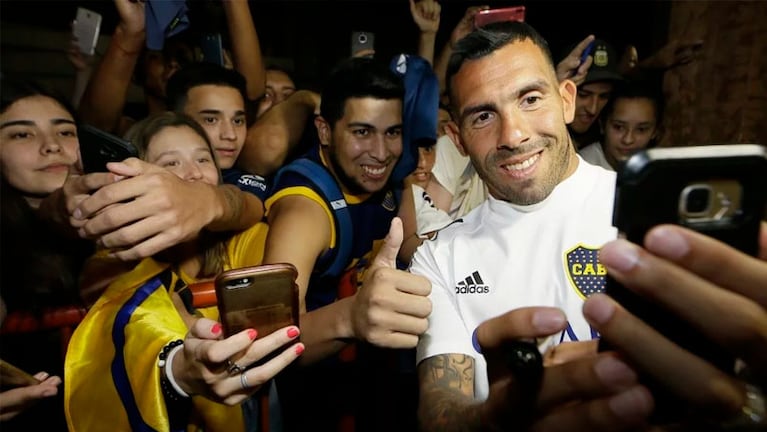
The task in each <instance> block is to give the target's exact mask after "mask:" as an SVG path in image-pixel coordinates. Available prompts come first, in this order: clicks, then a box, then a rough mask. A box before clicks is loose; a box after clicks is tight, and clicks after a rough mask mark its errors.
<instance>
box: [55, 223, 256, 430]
mask: <svg viewBox="0 0 767 432" xmlns="http://www.w3.org/2000/svg"><path fill="white" fill-rule="evenodd" d="M266 233H267V226H266V224H263V223H261V224H258V225H255V226H253V227H252V228H250V229H248V230H246V231H244V232H242V233H240V234H237V235H235V236H233V237H232V238H231V239H230V240H229V242H228V244H227V248H226V249H227V263H226V265H225V270H228V269H231V268H239V267H245V266H251V265H257V264H260V263H261V260H262V258H263V249H264V248H263V246H264V241H265V239H266ZM168 270H169V269H168V265H167V264H164V263H160V262H158V261H156V260H154V259H152V258H147V259H144V260H143V261H141V262H140V263H139V264H138V265H137V266H136V268H134V269H133V270H132V271H130V272H128V273H126V274H124V275H122V276H120V277H119V278H117V279H116V280H115V281H114V282H112V283H111V284H110V285H109V287H108V288H107V289H106V291H105V292H104V293H103V294H102V295H101V297H100V298H99V300H98V301H97V302H96V303H95V304H94V305H93V307H91V309H90V310H89V311H88V314H87V315H86V316H85V318H84V319H83V321H82V322H81V323H80V325H79V326H78V327H77V330H75V332H74V334H73V335H72V339H71V341H70V344H69V348H68V350H67V356H66V361H65V372H64V376H65V382H66V385H65V386H64V388H65V411H66V416H67V423H68V426H69V430H70V431H92V430H134V431H135V430H141V431H169V430H170V424H169V421H168V415H167V411H166V407H165V400H164V398H163V395H162V390H161V388H160V375H159V374H160V373H161V370H160V368H159V367H158V365H157V362H158V355H159V353H160V351H161V350H162V348H163V347H164V346H165V345H166V344H167V343H168V342H170V341H172V340H175V339H183V338H184V336H185V335H186V333H187V331H188V329H187V326H186V324H185V322H184V320H183V319H182V318H181V315H180V314H179V312H178V311H177V309H176V308H175V306H174V304H173V301H172V299H171V295H170V294H171V293H172V292H173V291H174V290H176V289H177V288H176V287H178V286H185V285H186V284H189V283H191V282H194V280H192V279H191V278H188V277H187V276H185V275H183V274H178V273H176V272H171V271H168ZM168 275H170V276H169V277H168ZM179 279H182V280H183V281H184V282H186V284H179V283H177V282H178V281H179ZM195 313H196V314H197V315H202V316H206V317H208V318H211V319H214V320H215V319H217V318H218V310H217V309H216V308H215V307H212V308H206V309H198V310H197V311H195ZM193 404H194V409H193V415H192V419H191V423H192V424H190V425H189V427H188V428H187V430H189V431H194V430H205V431H206V432H207V431H238V430H243V428H244V423H243V418H242V411H241V408H240V407H239V406H234V407H228V406H225V405H221V404H218V403H215V402H212V401H210V400H208V399H205V398H202V397H193Z"/></svg>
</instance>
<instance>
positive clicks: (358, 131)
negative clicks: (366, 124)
mask: <svg viewBox="0 0 767 432" xmlns="http://www.w3.org/2000/svg"><path fill="white" fill-rule="evenodd" d="M352 133H353V134H354V135H355V136H360V137H364V136H368V134H370V131H369V130H367V129H356V130H354V131H352Z"/></svg>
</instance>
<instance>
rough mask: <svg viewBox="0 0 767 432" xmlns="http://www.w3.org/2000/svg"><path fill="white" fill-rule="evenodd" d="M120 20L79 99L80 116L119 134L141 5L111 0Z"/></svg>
mask: <svg viewBox="0 0 767 432" xmlns="http://www.w3.org/2000/svg"><path fill="white" fill-rule="evenodd" d="M115 5H116V6H117V11H118V12H119V14H120V22H119V23H118V24H117V27H116V28H115V31H114V34H112V39H111V41H110V42H109V47H107V50H106V53H104V58H103V59H102V60H101V63H99V65H98V67H97V68H96V70H95V71H94V73H93V75H92V76H91V80H90V82H89V83H88V87H87V88H86V89H85V93H84V94H83V97H82V100H81V101H80V108H79V112H78V113H79V116H80V119H81V120H82V121H83V122H85V123H88V124H91V125H93V126H95V127H97V128H99V129H103V130H105V131H109V132H116V133H118V134H120V133H121V132H122V131H120V130H118V129H120V118H121V117H122V112H123V108H124V106H125V101H126V98H127V94H128V88H129V87H130V83H131V77H132V75H133V70H134V68H135V67H136V62H137V61H138V58H139V55H140V54H141V51H142V48H143V44H144V40H145V38H146V33H145V22H144V20H145V18H144V16H145V11H144V8H145V4H144V2H132V1H130V0H115Z"/></svg>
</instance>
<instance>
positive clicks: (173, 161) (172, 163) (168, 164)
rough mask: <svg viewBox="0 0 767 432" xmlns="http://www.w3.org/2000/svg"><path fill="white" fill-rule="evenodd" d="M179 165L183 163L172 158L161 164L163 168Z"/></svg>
mask: <svg viewBox="0 0 767 432" xmlns="http://www.w3.org/2000/svg"><path fill="white" fill-rule="evenodd" d="M179 165H181V163H180V162H179V161H177V160H170V161H165V162H163V163H162V164H161V165H160V166H162V167H163V168H173V167H177V166H179Z"/></svg>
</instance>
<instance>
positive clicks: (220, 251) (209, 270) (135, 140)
mask: <svg viewBox="0 0 767 432" xmlns="http://www.w3.org/2000/svg"><path fill="white" fill-rule="evenodd" d="M169 127H188V128H190V129H192V130H193V131H194V132H195V133H196V134H197V135H199V136H200V137H201V138H202V139H203V140H205V143H206V144H207V145H208V149H209V150H210V154H211V156H212V157H213V160H214V161H216V162H215V163H216V168H217V169H218V179H219V183H220V182H221V169H220V168H219V166H218V160H217V159H216V152H215V151H214V150H213V146H212V145H211V143H210V139H208V134H207V133H206V132H205V130H204V129H203V128H202V126H200V124H199V123H197V122H196V121H195V120H194V119H193V118H191V117H189V116H188V115H186V114H184V113H179V112H174V111H166V112H162V113H158V114H153V115H150V116H149V117H147V118H145V119H143V120H141V121H140V122H138V123H136V124H135V125H133V126H132V127H131V128H130V130H129V131H128V133H127V134H126V135H125V138H126V139H127V140H128V141H130V142H131V143H132V144H133V145H134V146H135V147H136V150H138V154H139V158H140V159H142V160H146V154H147V151H148V149H149V144H150V143H151V141H152V138H154V136H155V135H157V134H158V133H159V132H160V131H162V130H164V129H165V128H169ZM200 247H201V250H202V251H203V252H202V253H201V254H200V258H201V260H202V266H201V270H200V274H198V275H195V276H198V277H212V276H216V275H218V274H219V273H221V272H222V271H223V269H224V265H225V263H226V259H227V256H226V241H225V239H224V237H222V235H219V234H216V233H212V232H209V231H202V232H201V233H200Z"/></svg>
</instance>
